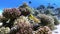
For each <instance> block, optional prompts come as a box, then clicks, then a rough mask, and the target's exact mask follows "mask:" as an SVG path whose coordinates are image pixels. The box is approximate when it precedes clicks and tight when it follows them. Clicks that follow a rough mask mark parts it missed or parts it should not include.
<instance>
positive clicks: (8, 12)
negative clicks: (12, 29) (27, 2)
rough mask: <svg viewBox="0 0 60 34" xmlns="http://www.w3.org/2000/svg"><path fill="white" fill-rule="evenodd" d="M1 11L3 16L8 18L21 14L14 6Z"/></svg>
mask: <svg viewBox="0 0 60 34" xmlns="http://www.w3.org/2000/svg"><path fill="white" fill-rule="evenodd" d="M3 11H4V12H3V16H4V17H6V18H9V19H12V18H16V17H19V16H20V14H21V12H20V11H19V9H16V8H9V9H4V10H3Z"/></svg>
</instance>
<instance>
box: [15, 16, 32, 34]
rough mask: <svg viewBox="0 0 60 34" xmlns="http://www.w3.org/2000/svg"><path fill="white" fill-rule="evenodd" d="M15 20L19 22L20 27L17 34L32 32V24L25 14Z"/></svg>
mask: <svg viewBox="0 0 60 34" xmlns="http://www.w3.org/2000/svg"><path fill="white" fill-rule="evenodd" d="M15 22H16V23H17V25H18V27H20V29H19V31H18V32H17V33H16V34H32V25H31V24H30V23H29V21H28V19H26V18H25V17H24V16H21V17H20V18H18V19H17V20H16V21H15Z"/></svg>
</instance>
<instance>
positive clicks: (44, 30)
mask: <svg viewBox="0 0 60 34" xmlns="http://www.w3.org/2000/svg"><path fill="white" fill-rule="evenodd" d="M35 34H52V31H51V30H50V28H49V27H47V26H44V27H40V28H39V29H38V30H37V31H35Z"/></svg>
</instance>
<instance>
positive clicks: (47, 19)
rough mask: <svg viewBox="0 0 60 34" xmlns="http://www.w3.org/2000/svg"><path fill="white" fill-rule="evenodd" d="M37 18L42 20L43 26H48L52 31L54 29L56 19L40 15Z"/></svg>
mask: <svg viewBox="0 0 60 34" xmlns="http://www.w3.org/2000/svg"><path fill="white" fill-rule="evenodd" d="M37 17H38V18H39V19H41V24H42V26H48V27H50V29H51V30H53V29H54V19H53V18H52V17H51V16H48V15H45V14H39V15H38V16H37Z"/></svg>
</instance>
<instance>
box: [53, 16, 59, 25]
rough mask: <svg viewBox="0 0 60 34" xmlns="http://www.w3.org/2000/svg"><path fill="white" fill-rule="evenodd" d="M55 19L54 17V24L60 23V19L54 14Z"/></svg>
mask: <svg viewBox="0 0 60 34" xmlns="http://www.w3.org/2000/svg"><path fill="white" fill-rule="evenodd" d="M53 19H54V24H55V25H58V24H60V22H59V20H58V19H57V18H56V17H54V16H53Z"/></svg>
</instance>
